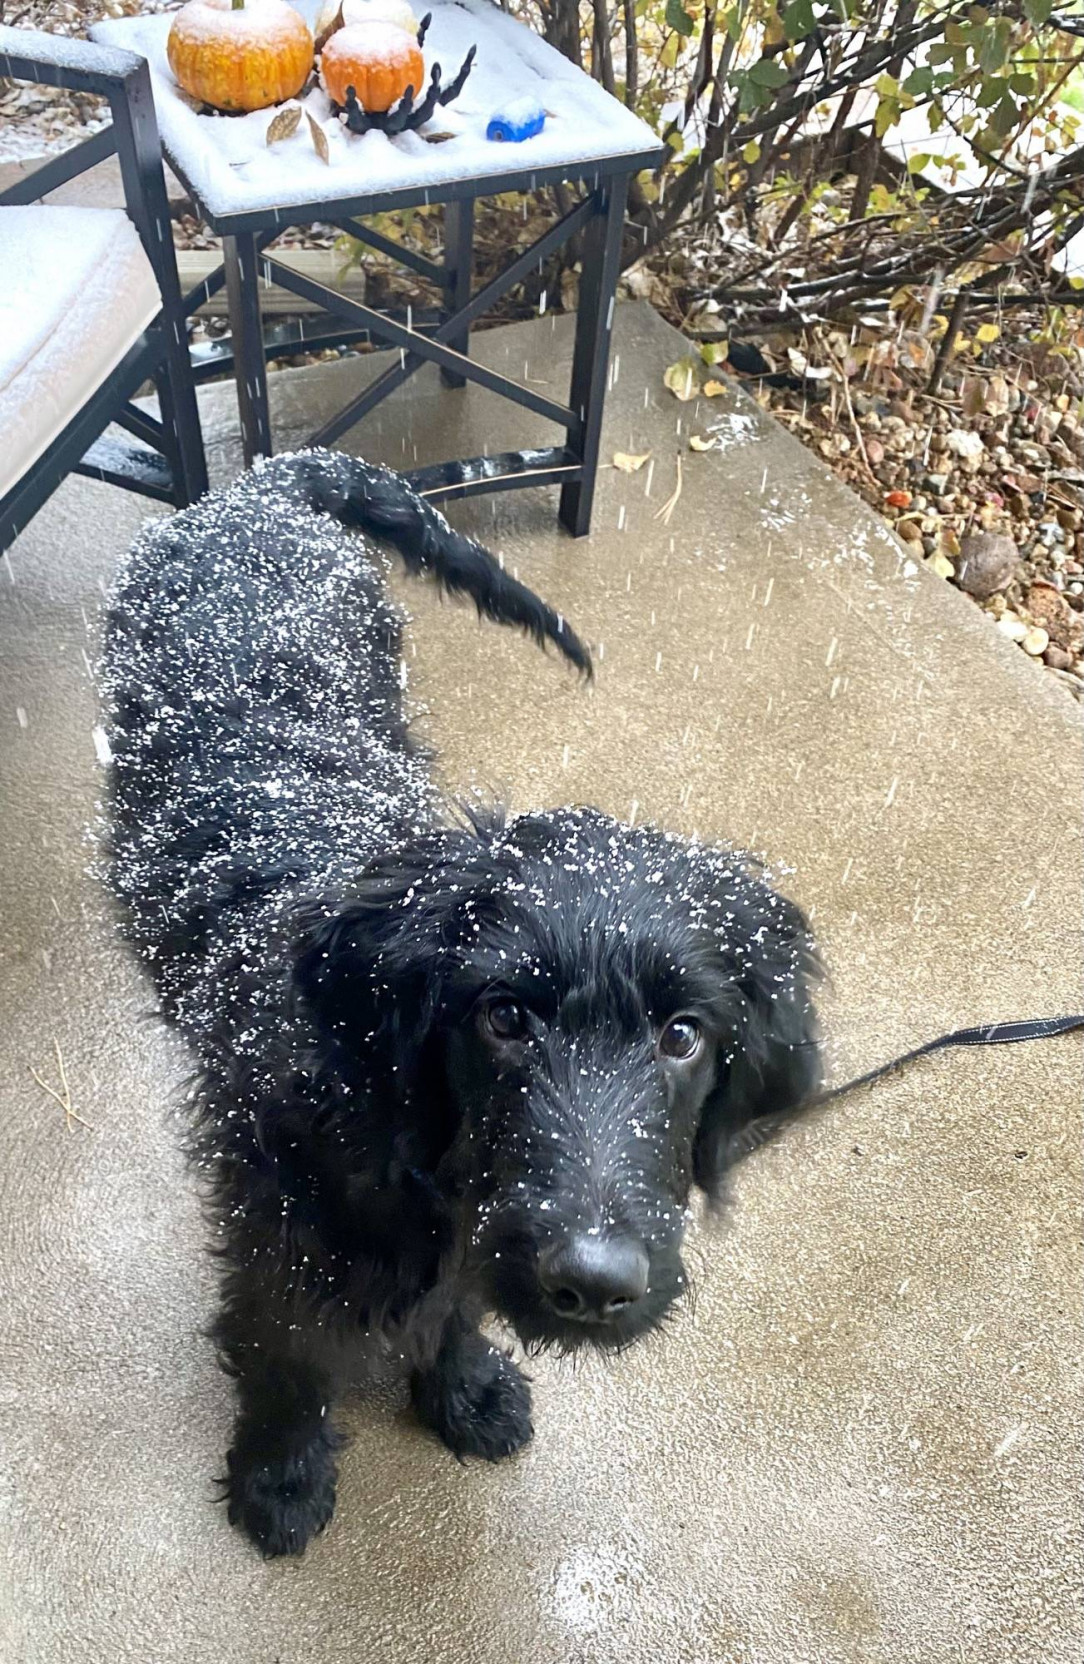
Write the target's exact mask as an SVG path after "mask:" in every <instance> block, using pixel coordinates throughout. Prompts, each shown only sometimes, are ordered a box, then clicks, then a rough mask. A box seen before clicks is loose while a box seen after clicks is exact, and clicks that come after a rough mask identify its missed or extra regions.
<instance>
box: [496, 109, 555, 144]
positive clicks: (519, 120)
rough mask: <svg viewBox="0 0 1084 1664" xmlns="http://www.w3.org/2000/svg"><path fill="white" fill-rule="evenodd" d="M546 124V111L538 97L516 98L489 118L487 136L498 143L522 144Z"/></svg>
mask: <svg viewBox="0 0 1084 1664" xmlns="http://www.w3.org/2000/svg"><path fill="white" fill-rule="evenodd" d="M545 125H546V112H545V110H544V109H543V108H542V106H541V104H540V103H539V102H538V100H537V98H514V99H512V100H511V102H510V103H508V104H506V105H505V106H504V108H503V110H497V111H495V113H494V114H493V115H492V116H491V117H490V119H489V125H488V126H487V127H486V138H487V139H495V140H496V141H497V143H498V144H501V143H503V144H522V143H523V141H524V139H533V138H534V136H535V134H536V133H541V131H542V129H543V127H544V126H545Z"/></svg>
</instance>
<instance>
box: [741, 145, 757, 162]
mask: <svg viewBox="0 0 1084 1664" xmlns="http://www.w3.org/2000/svg"><path fill="white" fill-rule="evenodd" d="M741 159H742V161H743V162H748V164H749V166H750V167H752V165H753V163H754V162H759V161H760V144H759V142H758V141H757V140H756V139H750V140H749V143H748V144H747V145H744V146H743V147H742V153H741Z"/></svg>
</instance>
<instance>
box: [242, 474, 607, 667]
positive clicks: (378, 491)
mask: <svg viewBox="0 0 1084 1664" xmlns="http://www.w3.org/2000/svg"><path fill="white" fill-rule="evenodd" d="M264 466H265V467H266V468H269V469H273V470H274V475H275V482H276V484H282V485H284V486H286V487H287V489H289V488H290V485H291V482H293V481H296V483H297V485H298V486H299V487H300V488H301V491H302V492H303V494H304V496H305V499H306V500H307V501H308V502H309V503H310V504H311V505H312V506H313V507H314V508H317V509H323V510H324V511H325V512H326V513H328V514H332V515H334V516H335V518H336V519H337V520H341V521H342V522H343V524H344V525H347V526H357V527H359V528H360V529H361V530H363V531H369V532H373V533H375V534H376V535H377V536H379V537H381V538H383V539H384V540H385V541H386V542H388V543H390V544H391V545H392V546H393V548H394V549H395V550H396V552H397V553H398V554H399V555H400V556H401V558H402V560H403V562H404V564H405V566H406V568H407V570H408V572H411V573H413V574H415V575H418V574H422V575H425V576H428V577H432V578H435V579H436V581H437V582H438V583H439V584H440V586H441V588H442V589H445V590H447V591H448V592H449V593H450V594H452V595H466V596H469V597H470V599H471V600H472V601H473V602H474V604H475V606H476V607H477V608H478V612H479V614H480V615H481V616H484V617H486V618H490V619H492V620H493V621H494V622H495V623H497V624H513V625H518V626H519V628H520V629H523V630H526V632H527V634H528V635H530V636H531V637H533V639H534V640H535V641H537V642H538V644H539V646H544V645H545V643H546V642H547V641H552V642H553V644H554V646H555V647H557V648H558V649H559V650H560V651H561V652H562V653H563V654H564V656H565V658H566V659H569V660H570V661H571V662H572V663H573V664H574V665H575V666H576V668H577V670H579V671H581V672H582V673H583V674H584V675H585V676H588V677H590V675H591V673H592V671H591V655H590V653H589V652H588V650H587V648H586V647H585V646H584V644H583V642H582V641H581V640H580V638H579V636H577V634H576V632H575V631H574V630H573V629H571V628H570V626H569V625H568V624H567V623H566V622H565V620H564V619H563V618H562V617H561V616H560V614H559V613H556V612H554V610H553V608H552V607H550V606H547V604H546V602H545V601H543V600H541V599H540V598H539V597H538V596H537V595H536V594H535V593H534V591H533V590H531V589H528V588H527V585H526V584H521V583H520V582H519V580H518V579H517V578H513V577H511V576H510V574H509V573H507V572H505V571H504V569H503V568H502V567H501V565H500V564H499V563H498V561H497V560H496V559H495V558H494V557H493V555H491V554H490V552H489V550H488V549H485V548H483V547H482V545H481V544H480V543H476V542H475V541H474V539H473V538H470V537H464V536H463V535H462V534H461V533H460V532H457V531H455V530H454V529H453V527H451V526H450V525H449V524H448V522H447V520H445V518H444V516H443V514H440V513H438V511H437V510H436V509H435V508H434V507H433V505H432V504H431V503H427V502H426V501H425V498H424V497H421V496H419V495H418V493H417V492H416V491H415V490H414V489H413V487H412V486H411V485H410V484H409V483H408V482H407V481H406V480H405V479H404V478H403V476H402V475H401V474H397V473H395V472H394V471H393V470H392V469H390V468H382V467H378V466H375V465H374V464H372V463H368V462H362V461H361V460H360V458H358V457H353V456H346V455H344V454H343V453H342V452H341V451H324V450H312V451H299V452H298V453H297V454H296V455H294V456H282V457H276V458H275V460H274V461H273V462H269V463H266V464H264Z"/></svg>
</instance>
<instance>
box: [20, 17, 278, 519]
mask: <svg viewBox="0 0 1084 1664" xmlns="http://www.w3.org/2000/svg"><path fill="white" fill-rule="evenodd" d="M0 76H2V77H7V78H9V79H11V80H15V81H29V82H31V83H37V84H40V85H45V86H54V87H55V86H61V87H67V88H69V89H71V90H73V91H76V92H88V93H96V94H98V95H99V96H101V97H103V98H107V99H108V100H109V105H110V112H111V115H112V125H111V126H109V127H106V128H103V129H102V131H101V132H99V133H95V134H94V135H93V137H91V138H89V139H86V140H85V141H84V142H83V143H82V144H80V145H76V146H75V147H74V148H73V149H71V150H68V151H65V152H64V154H63V155H61V156H57V157H54V158H53V159H52V161H49V162H46V163H45V164H44V166H42V167H40V168H37V169H35V171H34V172H33V173H30V174H28V175H26V176H25V177H24V178H22V179H19V180H17V181H16V183H15V184H14V185H11V186H9V187H8V189H7V190H5V191H2V192H0V206H6V205H12V206H15V205H19V206H21V205H24V204H26V203H31V202H39V201H41V200H42V198H44V197H46V196H47V195H48V194H49V193H50V192H51V191H55V190H56V189H57V187H58V186H60V185H63V184H66V183H67V181H68V180H70V179H74V178H75V177H76V176H77V175H78V174H80V173H84V172H85V171H86V170H87V169H88V168H91V167H94V166H95V165H96V163H98V162H100V161H102V160H103V158H104V157H106V156H110V155H114V154H115V155H116V157H117V160H118V162H119V163H120V170H121V177H122V181H123V185H124V200H125V206H126V209H127V212H128V217H129V219H130V220H131V221H132V223H133V224H134V225H135V228H136V230H137V231H138V233H139V236H140V240H141V241H142V243H143V247H144V249H145V251H146V254H147V258H148V260H149V261H150V263H151V267H152V269H153V271H154V275H155V277H156V279H157V281H158V288H159V292H160V294H161V297H162V307H161V311H160V312H159V313H158V315H157V317H155V318H154V319H153V320H152V322H151V323H150V324H149V325H148V327H147V328H146V329H145V330H144V332H143V334H142V335H140V336H138V337H137V338H136V340H135V341H134V342H133V343H132V345H131V347H130V348H129V349H128V351H127V352H126V353H125V355H124V357H123V358H122V360H121V362H120V363H119V364H118V365H117V366H116V367H115V368H114V369H113V370H111V371H110V373H109V374H108V375H107V376H106V377H105V379H104V381H102V382H101V383H100V384H99V385H98V386H97V387H96V388H95V390H94V392H93V393H91V395H90V396H89V398H88V399H87V400H86V401H85V403H84V404H83V405H82V407H81V408H80V409H79V410H77V411H76V413H75V414H74V415H73V416H72V418H71V420H70V421H69V422H68V423H67V424H66V426H65V427H64V428H62V429H61V431H60V433H59V434H58V435H57V437H56V438H55V439H54V440H53V442H52V443H51V444H50V445H49V446H48V447H47V449H46V450H45V451H44V453H43V454H42V455H41V456H40V457H38V459H37V461H36V462H34V463H33V464H32V465H31V467H30V468H29V469H28V470H27V472H26V473H24V474H23V475H22V476H21V478H20V479H19V480H18V481H17V482H16V484H15V485H14V486H12V487H11V489H10V490H9V491H8V492H7V493H6V494H5V495H4V496H3V497H0V549H6V548H7V547H8V545H9V544H10V543H12V542H13V541H14V539H15V537H16V536H17V535H18V533H19V532H20V531H21V530H22V528H23V527H24V526H25V525H26V524H27V523H28V521H29V520H30V519H31V518H32V516H33V515H35V514H36V513H37V511H38V509H39V508H40V507H41V505H42V504H43V503H44V502H45V501H46V499H47V498H48V497H50V496H51V495H52V493H53V492H54V491H55V490H56V488H57V486H58V485H60V483H61V481H62V480H63V479H64V477H65V475H67V474H70V473H77V474H86V475H88V476H89V477H90V478H91V479H99V480H105V481H106V482H108V483H109V484H113V485H119V486H122V487H124V488H125V489H127V490H130V491H136V492H138V493H139V494H140V495H141V496H145V497H151V498H153V499H155V500H156V501H159V502H165V503H173V504H175V505H176V506H177V507H182V508H183V507H184V506H185V505H186V504H188V503H190V502H194V501H195V500H196V498H197V497H199V496H201V495H202V494H203V492H205V491H206V489H207V465H206V461H205V459H204V452H203V438H202V435H201V433H200V425H199V413H198V411H197V408H196V394H195V384H194V380H193V376H192V370H191V365H190V360H189V350H188V335H187V332H186V330H185V311H184V307H183V303H182V300H181V292H180V284H179V282H178V278H177V265H176V260H175V257H174V253H173V235H172V226H171V223H170V217H169V205H168V203H167V200H166V186H165V178H164V175H163V172H162V152H161V145H160V143H159V138H158V128H157V125H156V122H155V118H154V100H153V97H152V94H151V78H150V72H149V69H148V66H147V63H146V60H145V59H143V58H140V57H137V56H136V54H135V53H134V52H126V51H122V50H119V49H117V48H115V47H103V46H99V45H96V44H92V43H91V42H89V41H82V40H69V39H67V38H62V39H60V40H58V39H57V37H56V36H53V35H46V34H40V33H37V32H35V31H31V30H29V29H15V28H13V27H11V26H10V25H3V24H0ZM260 369H261V373H262V370H263V361H262V357H261V363H260ZM148 379H152V380H153V381H154V384H155V387H156V388H157V391H158V402H159V408H160V412H161V416H160V419H157V418H155V417H153V416H150V415H147V414H146V412H144V411H141V410H139V409H138V408H137V407H136V406H135V405H133V404H132V403H131V402H130V401H131V399H132V398H133V397H134V396H135V394H136V393H137V392H138V390H139V388H140V387H141V386H142V385H143V383H144V382H145V381H147V380H148ZM112 423H116V424H117V425H118V426H120V427H122V428H124V429H125V430H126V431H127V432H128V433H129V434H131V435H132V436H133V437H134V438H135V439H137V440H138V441H139V442H140V443H139V444H138V445H132V444H129V443H128V442H127V441H125V440H124V439H120V438H118V439H114V438H112V437H108V436H106V437H103V435H104V434H105V429H106V428H107V427H109V426H110V425H111V424H112Z"/></svg>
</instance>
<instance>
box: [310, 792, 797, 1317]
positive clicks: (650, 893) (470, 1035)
mask: <svg viewBox="0 0 1084 1664" xmlns="http://www.w3.org/2000/svg"><path fill="white" fill-rule="evenodd" d="M815 974H816V966H815V960H814V956H813V952H812V947H811V944H810V939H809V935H808V931H807V928H806V924H805V921H804V919H803V917H802V915H801V914H800V913H799V911H798V909H797V908H796V907H794V906H793V905H792V904H791V903H790V902H788V901H786V900H784V899H783V898H782V897H781V896H780V895H779V894H778V893H777V892H776V891H774V890H773V889H772V888H771V887H770V886H769V885H768V884H767V883H766V882H765V881H764V880H763V878H761V877H760V876H758V874H757V873H756V871H755V870H751V868H750V866H749V865H748V864H747V863H746V862H744V861H743V860H742V859H741V858H739V857H737V856H734V855H732V854H729V853H728V852H726V851H725V850H720V849H715V848H710V847H706V846H704V845H702V844H699V843H690V842H687V841H684V840H681V839H678V838H675V837H672V836H669V835H668V834H665V833H662V832H659V831H656V830H653V829H651V828H649V827H638V828H635V829H634V828H631V827H628V826H625V825H622V824H621V823H619V822H617V821H615V820H612V819H610V818H609V817H608V816H605V815H601V814H598V813H596V812H593V811H583V810H571V809H566V810H559V811H554V812H549V813H545V814H535V815H527V816H523V817H521V818H519V819H517V820H515V821H512V822H511V823H510V824H507V825H505V824H502V823H501V822H500V821H498V820H491V821H489V822H487V823H482V822H479V823H478V824H477V825H475V826H474V827H473V828H471V829H470V830H447V831H439V832H434V833H431V834H429V835H427V836H425V837H423V838H422V839H421V840H419V841H418V842H417V843H416V844H415V845H413V846H412V847H411V848H409V849H407V850H399V851H397V852H395V853H393V854H391V855H389V856H388V857H387V858H385V859H382V860H380V861H378V862H377V863H376V864H375V865H374V866H373V867H372V868H370V869H369V870H368V871H367V873H366V874H365V875H364V876H363V878H362V880H361V882H360V885H359V888H358V890H357V891H356V893H355V894H354V895H353V896H352V897H351V898H350V899H349V900H347V901H345V902H344V903H343V904H341V905H339V906H337V907H336V908H335V909H334V910H332V911H331V912H330V913H329V914H328V916H326V917H325V918H323V919H322V920H321V921H320V922H319V923H318V924H317V925H316V927H315V929H314V930H313V931H312V932H311V934H310V935H309V937H308V939H307V942H306V944H305V947H304V949H303V951H302V954H301V957H300V959H299V962H298V976H299V982H300V987H301V990H302V993H303V996H304V998H305V999H306V1000H307V1002H308V1003H309V1005H310V1007H311V1009H312V1010H313V1012H314V1013H315V1014H316V1016H317V1018H318V1020H319V1022H320V1024H321V1028H322V1031H323V1033H324V1035H325V1038H326V1040H327V1041H328V1043H329V1045H330V1047H331V1049H332V1052H333V1053H334V1055H335V1056H336V1057H337V1059H338V1064H337V1066H338V1067H340V1068H341V1070H342V1071H343V1073H344V1074H345V1075H346V1076H347V1078H348V1080H349V1079H351V1078H352V1079H353V1080H354V1081H355V1082H356V1083H357V1086H358V1087H359V1089H361V1088H364V1089H365V1091H366V1099H367V1103H368V1104H369V1106H371V1107H370V1109H369V1110H368V1113H373V1112H374V1111H375V1112H376V1113H381V1106H384V1108H385V1111H386V1114H387V1115H388V1116H389V1117H391V1118H392V1119H393V1121H394V1123H395V1128H396V1137H397V1147H398V1150H399V1152H400V1154H401V1157H402V1159H403V1160H405V1161H406V1162H408V1163H409V1164H411V1165H414V1166H416V1167H419V1166H420V1167H423V1168H425V1169H426V1170H427V1171H429V1172H431V1173H434V1174H435V1176H436V1181H437V1183H438V1185H439V1186H440V1187H441V1189H442V1190H443V1191H444V1192H445V1194H447V1195H448V1196H449V1198H451V1199H452V1202H453V1207H454V1209H455V1211H456V1215H457V1217H458V1219H459V1221H460V1241H459V1244H458V1247H459V1248H460V1250H461V1251H462V1255H463V1260H464V1265H465V1267H466V1268H467V1270H468V1271H469V1272H470V1273H471V1274H472V1275H473V1276H474V1277H475V1279H477V1280H480V1281H481V1282H482V1284H483V1286H484V1288H485V1291H486V1293H487V1295H488V1297H489V1298H490V1299H491V1301H492V1302H493V1304H494V1305H495V1306H496V1308H497V1310H498V1311H499V1312H500V1313H501V1315H502V1316H504V1317H505V1318H507V1319H508V1320H510V1321H511V1323H512V1324H513V1325H514V1327H515V1328H516V1330H517V1332H518V1333H519V1335H520V1337H521V1339H522V1340H523V1341H524V1342H526V1343H527V1344H528V1345H531V1344H535V1345H540V1344H547V1343H552V1344H556V1345H559V1346H567V1347H572V1346H576V1345H578V1344H580V1343H583V1342H593V1343H595V1344H597V1345H601V1346H622V1345H624V1344H626V1343H627V1342H629V1341H630V1340H632V1339H634V1338H636V1336H638V1335H640V1334H642V1333H644V1332H645V1331H647V1330H648V1329H650V1328H652V1327H654V1326H655V1325H656V1324H657V1323H658V1322H659V1321H660V1320H661V1318H662V1317H663V1316H664V1314H665V1313H666V1311H667V1310H668V1308H669V1307H670V1305H671V1304H672V1302H673V1301H674V1300H675V1299H676V1298H677V1297H678V1295H679V1294H680V1293H681V1291H682V1288H683V1286H684V1272H683V1268H682V1262H681V1238H682V1230H683V1225H684V1216H685V1208H686V1204H687V1201H688V1198H689V1194H690V1190H691V1188H692V1186H693V1183H694V1182H695V1183H697V1184H699V1185H700V1186H701V1187H702V1188H703V1189H705V1190H706V1191H708V1192H709V1194H717V1193H718V1191H719V1188H720V1186H721V1183H722V1179H723V1176H724V1174H725V1172H726V1170H727V1168H728V1166H729V1165H730V1164H731V1162H732V1161H733V1160H734V1159H735V1157H736V1155H737V1154H740V1153H741V1150H742V1148H743V1146H744V1145H746V1144H748V1143H749V1142H752V1141H755V1139H756V1128H757V1126H758V1124H759V1125H760V1126H767V1125H768V1124H769V1123H770V1122H771V1120H772V1119H773V1118H775V1117H777V1116H779V1115H781V1114H783V1113H785V1112H786V1110H787V1109H788V1108H790V1107H792V1106H793V1105H794V1104H795V1103H797V1102H798V1101H799V1100H800V1099H801V1098H803V1097H804V1096H805V1095H806V1094H807V1093H808V1092H809V1091H810V1090H811V1089H812V1088H813V1087H814V1086H815V1085H816V1082H817V1079H818V1069H817V1046H816V1039H815V1029H814V1017H813V1010H812V1003H811V987H812V983H813V980H814V978H815Z"/></svg>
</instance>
